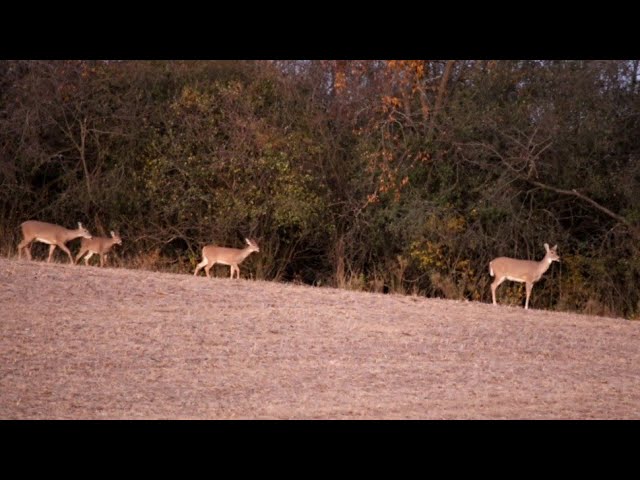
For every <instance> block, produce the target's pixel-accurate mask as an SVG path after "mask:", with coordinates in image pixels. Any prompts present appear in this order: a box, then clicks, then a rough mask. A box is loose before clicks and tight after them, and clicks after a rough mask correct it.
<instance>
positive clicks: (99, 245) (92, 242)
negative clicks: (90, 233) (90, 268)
mask: <svg viewBox="0 0 640 480" xmlns="http://www.w3.org/2000/svg"><path fill="white" fill-rule="evenodd" d="M110 233H111V238H109V237H93V238H83V239H82V240H81V243H80V252H78V255H76V262H75V263H78V261H79V260H80V258H82V256H83V255H84V254H85V253H87V252H89V253H87V255H86V256H85V257H84V264H85V265H89V259H90V258H91V257H92V256H93V254H94V253H95V254H97V255H100V266H101V267H104V265H105V261H106V259H107V254H108V253H109V251H110V250H111V248H112V247H113V246H114V245H122V238H120V235H118V234H117V233H115V232H114V231H111V232H110Z"/></svg>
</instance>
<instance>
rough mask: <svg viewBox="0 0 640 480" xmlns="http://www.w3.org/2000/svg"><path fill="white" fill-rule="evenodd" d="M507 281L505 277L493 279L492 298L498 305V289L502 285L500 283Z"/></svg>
mask: <svg viewBox="0 0 640 480" xmlns="http://www.w3.org/2000/svg"><path fill="white" fill-rule="evenodd" d="M504 281H505V277H500V278H498V277H496V279H495V280H494V281H493V283H492V284H491V298H492V299H493V304H494V305H497V304H498V303H497V302H496V289H497V288H498V287H499V286H500V284H501V283H502V282H504Z"/></svg>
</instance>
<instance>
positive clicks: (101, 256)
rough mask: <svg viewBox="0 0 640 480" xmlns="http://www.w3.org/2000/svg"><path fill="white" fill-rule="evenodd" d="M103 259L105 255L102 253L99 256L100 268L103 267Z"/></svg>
mask: <svg viewBox="0 0 640 480" xmlns="http://www.w3.org/2000/svg"><path fill="white" fill-rule="evenodd" d="M104 257H105V255H104V254H103V253H102V254H100V266H101V267H104Z"/></svg>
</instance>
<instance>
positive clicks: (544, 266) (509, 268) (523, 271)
mask: <svg viewBox="0 0 640 480" xmlns="http://www.w3.org/2000/svg"><path fill="white" fill-rule="evenodd" d="M544 248H545V250H546V251H547V253H546V254H545V256H544V258H543V259H542V260H540V261H539V262H536V261H534V260H518V259H516V258H509V257H498V258H494V259H493V260H491V262H489V274H490V275H491V276H492V277H494V276H495V280H494V281H493V283H492V284H491V297H492V298H493V304H494V305H497V302H496V289H497V288H498V286H499V285H500V284H501V283H502V282H504V281H505V280H511V281H513V282H521V283H522V282H524V283H525V284H526V288H527V299H526V301H525V304H524V308H525V310H528V309H529V297H530V296H531V289H532V288H533V284H534V283H536V282H537V281H538V280H540V278H541V277H542V275H543V274H544V272H546V271H547V270H549V267H550V266H551V264H552V263H553V262H559V261H560V257H559V256H558V252H557V250H558V245H555V246H554V247H553V248H549V244H548V243H545V244H544Z"/></svg>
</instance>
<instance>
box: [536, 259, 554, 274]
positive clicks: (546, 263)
mask: <svg viewBox="0 0 640 480" xmlns="http://www.w3.org/2000/svg"><path fill="white" fill-rule="evenodd" d="M552 263H553V260H551V258H550V257H549V255H545V256H544V258H543V259H542V260H540V261H539V262H538V272H539V273H540V275H542V274H544V273H545V272H546V271H547V270H549V267H550V266H551V264H552Z"/></svg>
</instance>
